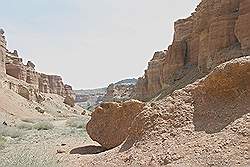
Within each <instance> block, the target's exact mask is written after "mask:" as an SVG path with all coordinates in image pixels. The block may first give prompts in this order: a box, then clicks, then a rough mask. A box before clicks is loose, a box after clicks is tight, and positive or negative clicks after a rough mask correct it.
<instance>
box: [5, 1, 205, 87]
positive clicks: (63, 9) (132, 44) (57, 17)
mask: <svg viewBox="0 0 250 167" xmlns="http://www.w3.org/2000/svg"><path fill="white" fill-rule="evenodd" d="M199 1H200V0H0V4H1V10H0V13H1V14H0V27H2V28H4V30H5V32H6V33H5V35H6V37H7V40H8V48H9V49H11V50H13V49H17V50H18V51H19V55H20V57H22V58H23V59H24V61H25V63H26V61H28V60H32V61H33V62H34V63H35V64H36V69H37V70H38V71H39V72H44V73H48V74H58V75H61V76H63V79H64V82H65V83H68V84H71V85H72V86H73V87H74V89H80V88H83V89H86V88H97V87H104V86H107V85H108V84H109V83H112V82H116V81H119V80H121V79H125V78H133V77H135V78H138V77H139V76H142V75H143V73H144V70H145V69H146V67H147V63H148V61H149V60H150V59H151V58H152V56H153V53H154V52H155V51H158V50H163V49H166V48H167V46H168V45H169V44H170V43H171V41H172V39H173V25H174V21H176V20H177V19H179V18H185V17H187V16H190V14H191V12H193V11H194V9H195V7H196V5H197V4H198V3H199Z"/></svg>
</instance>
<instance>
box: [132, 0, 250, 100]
mask: <svg viewBox="0 0 250 167" xmlns="http://www.w3.org/2000/svg"><path fill="white" fill-rule="evenodd" d="M249 16H250V14H249V1H247V0H227V1H221V0H202V2H201V3H200V4H199V6H198V7H197V8H196V11H195V12H194V13H193V14H192V16H190V17H189V18H187V19H181V20H178V21H177V22H175V25H174V27H175V33H174V40H173V43H172V45H170V46H169V47H168V49H167V50H165V51H160V52H156V53H155V55H154V57H153V59H152V60H151V61H150V62H149V65H148V69H147V70H146V71H145V74H144V76H143V77H142V78H140V79H139V81H138V83H137V85H136V89H135V94H136V98H138V99H141V100H148V99H150V98H152V97H154V96H156V95H157V94H159V93H162V92H165V94H169V93H171V92H173V91H174V90H176V89H179V88H182V87H184V86H186V85H187V84H189V83H192V82H194V81H195V80H196V79H198V78H201V77H202V76H204V75H206V74H208V73H209V72H210V71H211V70H213V69H214V67H216V66H217V65H219V64H221V63H223V62H225V61H228V60H231V59H233V58H236V57H241V56H243V55H248V54H249V46H250V42H249V34H250V30H249V25H250V21H249Z"/></svg>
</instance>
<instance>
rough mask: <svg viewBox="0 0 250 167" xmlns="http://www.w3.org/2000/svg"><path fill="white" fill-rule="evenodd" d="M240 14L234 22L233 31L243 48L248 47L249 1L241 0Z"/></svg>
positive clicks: (249, 25) (249, 40)
mask: <svg viewBox="0 0 250 167" xmlns="http://www.w3.org/2000/svg"><path fill="white" fill-rule="evenodd" d="M239 12H240V16H239V18H238V20H237V23H236V28H235V33H236V35H237V37H238V39H239V41H240V43H241V47H242V49H244V50H249V49H250V39H249V36H250V29H249V27H250V19H249V18H250V1H248V0H241V1H240V7H239Z"/></svg>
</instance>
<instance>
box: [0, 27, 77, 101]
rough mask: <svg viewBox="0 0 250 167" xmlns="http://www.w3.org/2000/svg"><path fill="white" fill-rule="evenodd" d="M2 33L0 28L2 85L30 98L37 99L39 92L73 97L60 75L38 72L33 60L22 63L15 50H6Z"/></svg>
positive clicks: (70, 88)
mask: <svg viewBox="0 0 250 167" xmlns="http://www.w3.org/2000/svg"><path fill="white" fill-rule="evenodd" d="M3 34H4V31H3V30H2V29H1V31H0V42H1V46H0V60H1V61H0V77H2V81H3V82H4V84H2V85H3V86H5V87H7V88H9V89H12V90H14V91H15V92H17V93H19V94H20V95H22V96H24V97H25V98H27V99H31V100H34V99H37V96H38V94H39V93H52V94H58V95H60V96H63V97H67V96H69V97H72V98H75V93H74V92H73V90H72V87H71V86H70V85H66V84H64V83H63V80H62V77H61V76H57V75H47V74H43V73H39V72H37V71H36V70H35V64H34V63H33V62H31V61H28V62H27V64H24V63H23V60H22V58H20V57H19V55H18V52H17V51H16V50H14V51H13V52H10V51H8V49H7V47H6V40H5V37H4V36H3ZM6 74H7V75H6ZM3 76H7V79H3ZM0 80H1V78H0Z"/></svg>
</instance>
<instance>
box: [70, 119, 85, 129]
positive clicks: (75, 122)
mask: <svg viewBox="0 0 250 167" xmlns="http://www.w3.org/2000/svg"><path fill="white" fill-rule="evenodd" d="M84 122H86V121H84V120H83V119H81V118H72V119H69V120H67V122H66V125H67V126H69V127H73V128H83V127H84Z"/></svg>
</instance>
